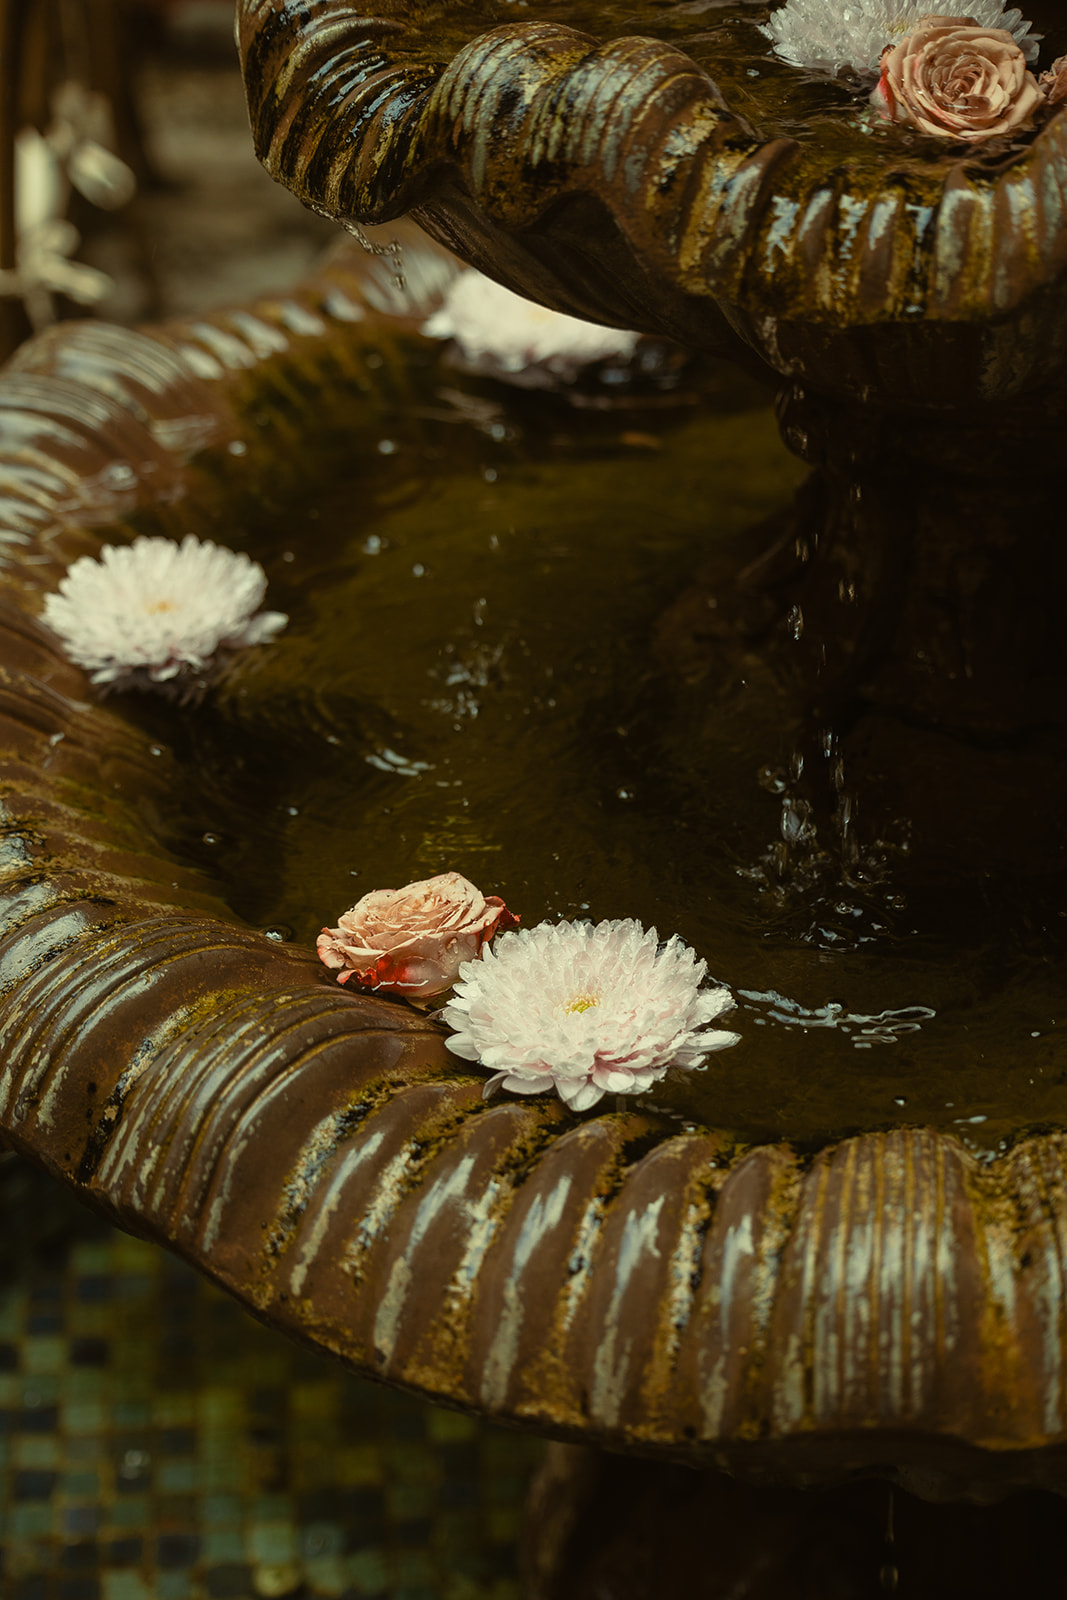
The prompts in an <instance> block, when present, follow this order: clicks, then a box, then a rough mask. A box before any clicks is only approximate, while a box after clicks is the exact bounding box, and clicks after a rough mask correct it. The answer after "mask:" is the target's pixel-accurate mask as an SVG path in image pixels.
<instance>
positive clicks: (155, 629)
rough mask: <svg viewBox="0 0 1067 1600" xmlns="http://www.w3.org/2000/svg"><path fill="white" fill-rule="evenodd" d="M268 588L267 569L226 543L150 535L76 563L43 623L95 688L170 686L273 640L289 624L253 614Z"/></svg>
mask: <svg viewBox="0 0 1067 1600" xmlns="http://www.w3.org/2000/svg"><path fill="white" fill-rule="evenodd" d="M266 588H267V579H266V574H265V573H264V571H263V568H262V567H261V566H260V565H259V564H258V562H255V561H252V560H250V558H249V557H248V556H246V555H242V554H240V553H239V552H237V551H235V550H227V549H226V548H225V547H224V546H223V545H217V544H212V543H211V541H210V540H208V539H205V540H204V541H203V542H201V541H200V540H199V539H196V538H194V537H193V535H192V534H187V535H186V537H185V538H184V539H183V540H182V542H181V544H175V543H174V542H173V540H171V539H147V538H143V537H142V538H139V539H135V540H134V541H133V543H132V544H131V545H105V546H104V549H103V550H102V551H101V553H100V559H99V560H95V559H94V558H93V557H92V556H80V557H79V558H78V560H77V561H75V562H72V564H71V565H70V567H68V569H67V572H66V575H65V576H64V577H63V578H62V579H61V580H60V584H59V592H58V594H50V595H49V596H48V597H47V599H46V600H45V603H44V612H43V617H44V621H45V622H46V623H47V624H48V626H49V627H50V628H51V629H53V631H54V632H55V633H57V634H58V635H59V639H60V642H61V643H62V645H63V648H64V650H65V651H66V653H67V655H68V656H69V657H70V659H71V660H72V661H73V662H75V663H76V664H77V665H78V666H79V667H84V668H85V670H86V671H87V672H88V673H89V674H90V677H91V679H92V682H93V683H99V684H108V685H112V686H113V685H122V686H123V687H131V686H134V685H137V684H142V685H144V684H148V683H166V682H168V681H169V680H171V679H174V678H177V677H179V676H180V675H185V676H190V677H195V676H196V675H197V674H199V673H201V672H203V670H204V669H205V667H206V666H207V665H208V663H209V662H210V661H211V659H212V657H213V656H215V655H216V654H217V652H218V651H220V650H237V649H240V648H242V647H243V646H245V645H253V644H266V643H267V642H268V641H269V640H270V639H273V638H274V636H275V634H276V633H279V632H280V631H281V629H282V628H284V627H285V624H286V622H287V621H288V620H289V619H288V618H287V617H286V616H285V615H284V613H282V612H280V611H263V612H260V614H259V615H258V616H256V615H254V613H255V611H256V608H257V607H258V606H259V604H260V602H261V601H262V599H263V596H264V594H265V592H266Z"/></svg>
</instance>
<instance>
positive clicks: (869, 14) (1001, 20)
mask: <svg viewBox="0 0 1067 1600" xmlns="http://www.w3.org/2000/svg"><path fill="white" fill-rule="evenodd" d="M935 8H936V15H937V17H938V18H939V19H944V18H947V17H952V18H956V17H958V18H960V20H961V21H963V20H968V21H971V22H974V23H975V24H976V25H977V26H979V27H982V28H1004V29H1006V30H1007V32H1009V33H1010V34H1011V35H1012V37H1013V38H1014V40H1015V42H1016V44H1018V45H1019V47H1020V48H1021V50H1022V52H1023V54H1024V55H1025V57H1026V59H1027V61H1029V62H1030V63H1031V65H1032V64H1033V63H1034V62H1035V61H1036V60H1037V53H1038V41H1039V39H1040V38H1041V35H1040V34H1032V33H1031V32H1030V29H1031V27H1032V26H1033V24H1032V23H1030V22H1026V21H1024V20H1023V14H1022V12H1021V11H1020V10H1018V8H1017V7H1014V6H1013V7H1012V9H1011V10H1010V11H1005V9H1004V6H1003V3H1002V0H940V4H939V3H938V0H847V3H843V0H788V3H787V4H786V5H784V6H782V7H781V8H780V9H779V10H778V11H775V12H773V13H772V15H771V17H770V20H769V21H768V22H767V24H766V25H765V26H764V27H763V29H762V32H763V33H765V34H766V36H767V38H768V39H770V41H771V43H772V44H773V45H774V51H775V54H776V55H778V56H781V58H782V60H783V61H788V62H789V63H790V65H791V66H794V67H809V68H812V69H814V70H817V71H821V72H837V71H838V69H839V68H840V67H852V68H854V69H855V70H856V71H857V72H877V71H878V70H879V62H880V61H881V57H882V51H883V50H884V49H885V47H886V45H890V44H896V43H898V42H899V40H900V39H902V38H903V37H904V35H905V34H907V33H910V32H911V31H912V30H913V29H914V28H915V27H916V25H917V24H918V23H919V22H920V21H921V20H922V19H923V18H925V17H929V16H931V15H932V14H934V12H935Z"/></svg>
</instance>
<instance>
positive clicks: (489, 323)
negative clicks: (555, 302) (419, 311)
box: [422, 268, 638, 378]
mask: <svg viewBox="0 0 1067 1600" xmlns="http://www.w3.org/2000/svg"><path fill="white" fill-rule="evenodd" d="M422 331H423V333H425V334H428V335H429V337H430V338H431V339H455V341H456V343H457V344H458V345H459V348H460V350H461V352H462V354H463V358H464V360H465V361H467V362H469V363H470V364H471V365H472V366H481V367H485V368H486V369H488V370H497V371H500V372H505V373H515V372H523V371H525V370H526V368H527V367H531V366H537V365H542V366H546V367H548V368H549V369H550V370H551V371H552V372H554V373H555V374H556V375H557V376H558V377H562V378H573V377H574V376H575V374H576V373H577V372H578V370H579V369H580V368H581V367H584V366H585V365H586V364H587V363H588V362H590V361H606V360H607V359H608V358H609V357H611V356H616V357H621V358H623V359H626V358H628V357H630V356H631V355H633V352H634V349H635V347H636V345H637V339H638V335H637V334H636V333H626V332H624V331H623V330H622V329H620V328H602V327H600V326H599V325H598V324H597V323H595V322H582V321H581V320H580V319H579V318H578V317H568V316H566V315H565V314H564V313H563V312H562V311H550V310H549V309H548V307H547V306H539V305H537V304H536V303H535V302H534V301H533V300H525V299H523V297H522V295H518V294H513V293H512V291H511V290H510V289H505V288H504V286H503V284H500V283H496V282H495V281H494V280H493V279H492V278H487V277H486V276H485V275H484V274H483V273H481V272H475V271H474V270H473V268H472V269H469V270H468V271H466V272H461V273H459V274H458V276H457V277H455V278H453V280H452V282H451V283H450V284H449V286H448V290H447V292H446V294H445V300H444V304H443V305H442V306H441V308H440V310H438V311H435V312H434V314H433V316H432V317H430V318H429V319H428V320H427V321H426V322H424V323H423V325H422Z"/></svg>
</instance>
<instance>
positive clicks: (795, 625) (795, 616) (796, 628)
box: [785, 606, 804, 640]
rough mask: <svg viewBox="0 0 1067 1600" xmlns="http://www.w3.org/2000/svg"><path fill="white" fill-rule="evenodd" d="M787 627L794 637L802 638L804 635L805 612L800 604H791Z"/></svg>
mask: <svg viewBox="0 0 1067 1600" xmlns="http://www.w3.org/2000/svg"><path fill="white" fill-rule="evenodd" d="M785 621H786V627H787V628H788V629H789V631H790V633H791V634H792V635H793V638H794V639H797V640H799V639H801V638H802V637H803V635H804V613H803V611H801V609H800V607H799V606H790V608H789V615H788V616H787V617H786V619H785Z"/></svg>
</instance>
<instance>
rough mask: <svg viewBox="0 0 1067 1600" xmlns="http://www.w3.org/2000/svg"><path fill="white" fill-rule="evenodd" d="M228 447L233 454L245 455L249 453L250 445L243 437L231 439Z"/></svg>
mask: <svg viewBox="0 0 1067 1600" xmlns="http://www.w3.org/2000/svg"><path fill="white" fill-rule="evenodd" d="M226 448H227V450H228V451H229V452H230V454H231V456H245V455H247V454H248V446H247V445H246V444H245V442H244V440H243V439H231V440H230V442H229V444H228V445H227V446H226Z"/></svg>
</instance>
